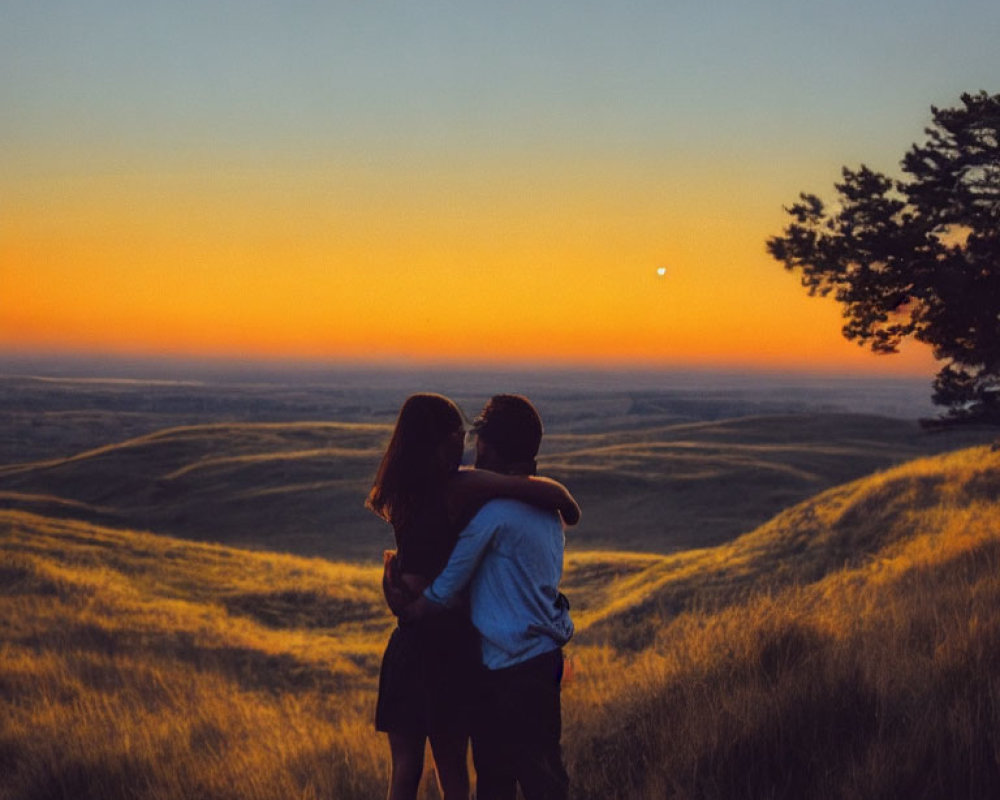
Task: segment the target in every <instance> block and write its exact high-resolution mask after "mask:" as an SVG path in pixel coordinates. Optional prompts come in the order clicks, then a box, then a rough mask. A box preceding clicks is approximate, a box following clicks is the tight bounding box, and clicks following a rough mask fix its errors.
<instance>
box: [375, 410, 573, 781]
mask: <svg viewBox="0 0 1000 800" xmlns="http://www.w3.org/2000/svg"><path fill="white" fill-rule="evenodd" d="M464 441H465V427H464V424H463V419H462V414H461V412H460V411H459V409H458V407H457V406H456V405H455V404H454V403H452V402H451V401H450V400H449V399H448V398H446V397H443V396H441V395H436V394H416V395H413V396H411V397H410V398H408V399H407V400H406V402H405V403H404V404H403V407H402V409H401V410H400V412H399V417H398V419H397V422H396V427H395V429H394V431H393V434H392V437H391V439H390V441H389V445H388V447H387V449H386V452H385V455H384V456H383V458H382V462H381V464H380V466H379V469H378V472H377V474H376V477H375V482H374V485H373V487H372V490H371V493H370V494H369V496H368V499H367V502H366V505H367V506H368V508H370V509H371V510H372V511H374V512H375V513H376V514H378V515H379V516H380V517H382V518H383V519H385V520H387V521H388V522H389V523H391V524H392V527H393V532H394V534H395V539H396V546H397V550H396V552H395V553H391V554H387V558H386V570H385V575H384V579H383V588H384V590H385V595H386V599H387V601H388V603H389V605H390V608H392V609H393V611H394V612H395V613H398V612H399V611H400V609H402V608H403V607H405V606H406V605H408V604H409V603H411V602H412V601H413V600H414V599H415V598H417V597H419V596H420V592H421V591H422V590H423V589H424V588H426V587H427V586H428V584H429V583H430V582H431V581H432V580H433V579H434V578H435V576H437V575H438V573H439V572H440V571H441V569H442V568H443V567H444V565H445V564H446V563H447V561H448V557H449V555H450V553H451V551H452V548H453V546H454V544H455V542H456V540H457V537H458V532H459V531H460V530H461V529H462V527H463V525H464V522H465V521H466V520H468V519H469V517H471V516H472V514H473V513H474V512H475V511H476V510H477V509H478V508H479V506H480V505H482V504H483V503H484V502H486V501H488V500H490V499H491V498H497V497H517V498H520V499H522V500H524V501H526V502H529V503H536V504H538V505H539V506H541V507H543V508H546V509H548V511H547V513H548V514H550V515H552V516H553V517H556V518H557V515H556V511H560V512H562V513H563V514H564V516H565V517H566V518H567V521H569V522H575V521H576V519H577V518H578V517H579V509H578V508H577V506H576V503H575V502H574V500H573V498H572V497H571V496H570V495H569V493H568V492H567V491H566V489H565V488H564V487H563V486H562V485H561V484H558V483H556V482H555V481H550V480H547V479H544V478H531V479H528V478H526V477H513V476H507V475H500V474H494V473H491V472H488V471H485V470H461V469H460V468H459V465H460V463H461V459H462V453H463V448H464ZM480 664H481V648H480V637H479V634H478V632H477V631H476V629H475V628H474V627H473V625H472V623H471V622H470V619H469V612H468V607H467V604H466V603H465V602H463V600H462V599H461V598H458V597H456V598H455V602H454V603H452V606H451V607H450V608H448V609H445V610H442V611H441V613H439V614H434V615H432V616H429V617H428V618H426V619H421V620H413V621H400V623H399V625H398V627H397V628H396V629H395V631H393V634H392V636H391V637H390V639H389V643H388V646H387V647H386V650H385V653H384V655H383V658H382V668H381V672H380V676H379V694H378V703H377V708H376V720H375V722H376V728H377V729H378V730H380V731H384V732H386V733H387V734H388V736H389V745H390V749H391V753H392V778H391V783H390V787H389V795H388V796H389V798H390V800H412V799H413V798H415V797H416V794H417V789H418V787H419V784H420V777H421V774H422V772H423V762H424V746H425V743H426V742H427V741H428V740H429V741H430V744H431V751H432V753H433V755H434V761H435V764H436V767H437V776H438V781H439V784H440V787H441V791H442V794H443V795H444V798H445V800H468V797H469V776H468V769H467V766H466V753H467V749H468V742H469V734H470V731H471V727H472V722H473V718H474V713H473V712H474V709H475V707H476V704H477V702H478V692H479V684H478V680H479V677H480V674H479V673H480V669H481V667H480Z"/></svg>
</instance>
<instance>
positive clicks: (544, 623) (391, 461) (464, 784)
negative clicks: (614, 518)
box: [367, 394, 580, 800]
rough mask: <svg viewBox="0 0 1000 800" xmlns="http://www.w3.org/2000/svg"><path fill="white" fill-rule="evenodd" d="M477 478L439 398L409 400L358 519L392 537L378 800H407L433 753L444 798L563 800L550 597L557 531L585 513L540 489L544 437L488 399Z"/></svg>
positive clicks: (530, 417)
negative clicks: (472, 794)
mask: <svg viewBox="0 0 1000 800" xmlns="http://www.w3.org/2000/svg"><path fill="white" fill-rule="evenodd" d="M472 433H473V434H474V435H475V439H476V469H461V468H460V464H461V460H462V453H463V450H464V443H465V425H464V421H463V417H462V413H461V411H460V410H459V409H458V407H457V406H456V405H455V404H454V403H453V402H452V401H451V400H449V399H448V398H446V397H443V396H441V395H437V394H417V395H413V396H411V397H410V398H408V399H407V400H406V402H405V403H404V404H403V407H402V409H401V410H400V412H399V418H398V420H397V422H396V427H395V430H394V431H393V434H392V438H391V439H390V441H389V446H388V448H387V450H386V453H385V455H384V456H383V458H382V463H381V465H380V466H379V469H378V472H377V474H376V476H375V483H374V486H373V487H372V490H371V493H370V494H369V496H368V500H367V506H368V507H369V508H370V509H371V510H372V511H374V512H375V513H376V514H378V515H379V516H381V517H382V518H383V519H385V520H387V521H388V522H389V523H390V524H391V525H392V528H393V532H394V534H395V539H396V551H395V552H394V553H387V554H386V560H385V572H384V577H383V589H384V591H385V595H386V599H387V601H388V603H389V606H390V608H391V609H392V611H393V613H395V614H396V616H397V617H398V618H399V624H398V626H397V627H396V629H395V630H394V631H393V633H392V637H391V638H390V639H389V644H388V646H387V647H386V650H385V654H384V655H383V657H382V669H381V674H380V676H379V693H378V705H377V708H376V715H375V723H376V727H377V728H378V730H380V731H384V732H385V733H387V734H388V737H389V746H390V749H391V752H392V778H391V783H390V787H389V800H412V799H413V798H415V797H416V794H417V789H418V786H419V784H420V776H421V772H422V770H423V762H424V746H425V743H426V742H427V741H428V740H429V741H430V745H431V751H432V752H433V755H434V762H435V766H436V770H437V776H438V782H439V784H440V787H441V791H442V793H443V795H444V798H445V800H468V798H469V774H468V768H467V762H466V753H467V750H468V745H469V741H470V738H471V741H472V756H473V762H474V764H475V768H476V797H477V800H513V799H514V797H515V792H516V786H517V785H520V787H521V791H522V793H523V794H524V797H525V798H526V800H565V798H566V797H567V792H568V778H567V775H566V769H565V766H564V764H563V760H562V750H561V747H560V741H559V739H560V734H561V727H562V724H561V710H560V700H559V690H560V683H561V680H562V672H563V654H562V646H563V645H564V644H565V643H566V642H567V641H569V638H570V636H571V635H572V633H573V623H572V621H571V620H570V617H569V603H568V602H567V601H566V598H565V597H564V596H563V595H562V594H560V592H559V588H558V587H559V580H560V578H561V576H562V563H563V545H564V537H563V522H565V523H567V524H575V523H576V522H577V520H578V519H579V516H580V509H579V507H578V506H577V505H576V502H575V501H574V500H573V497H572V496H571V495H570V494H569V492H568V491H567V490H566V488H565V487H564V486H562V485H561V484H559V483H557V482H556V481H553V480H549V479H546V478H540V477H536V476H535V474H534V473H535V456H536V455H537V453H538V447H539V444H540V442H541V438H542V423H541V419H540V418H539V416H538V412H537V411H536V410H535V408H534V406H533V405H532V404H531V403H530V402H529V401H528V400H527V399H526V398H524V397H521V396H520V395H509V394H505V395H497V396H495V397H493V398H492V399H491V400H490V401H489V402H488V403H487V404H486V406H485V408H483V410H482V412H481V414H480V415H479V416H478V417H477V418H476V419H475V421H474V423H473V428H472Z"/></svg>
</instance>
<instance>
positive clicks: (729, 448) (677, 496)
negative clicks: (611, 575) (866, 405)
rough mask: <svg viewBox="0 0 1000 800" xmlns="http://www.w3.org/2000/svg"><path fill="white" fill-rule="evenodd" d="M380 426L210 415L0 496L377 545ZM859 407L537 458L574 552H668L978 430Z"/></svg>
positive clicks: (79, 457)
mask: <svg viewBox="0 0 1000 800" xmlns="http://www.w3.org/2000/svg"><path fill="white" fill-rule="evenodd" d="M389 432H390V425H389V424H386V423H373V422H311V421H304V422H303V421H292V422H213V423H205V424H198V425H186V426H179V427H173V428H166V429H163V430H157V431H153V432H151V433H147V434H144V435H141V436H137V437H134V438H131V439H127V440H124V441H115V442H111V443H105V444H102V445H100V446H99V447H94V448H91V449H89V450H84V451H82V452H79V453H74V454H72V455H69V456H59V457H52V458H46V459H41V460H31V461H27V462H17V463H7V464H0V508H4V507H6V508H17V509H23V510H26V511H32V512H35V513H38V514H41V515H44V516H50V517H63V518H70V519H85V520H88V521H91V522H95V523H98V524H103V525H106V526H111V527H120V528H126V529H141V530H153V531H156V532H157V533H165V534H170V535H174V536H179V537H184V538H191V539H195V540H200V541H215V542H222V543H226V544H230V545H235V546H240V547H250V548H263V549H268V550H273V551H280V552H286V553H298V554H306V555H319V556H323V557H325V558H329V559H333V560H350V561H357V562H360V563H364V562H367V563H372V562H373V561H377V560H378V559H379V557H380V554H381V551H382V549H383V548H385V547H387V546H391V537H390V535H389V531H388V528H387V527H386V526H385V525H384V524H381V523H380V522H379V521H378V520H377V519H376V518H375V517H374V516H373V515H372V514H370V513H368V512H367V511H365V509H364V508H363V505H362V501H363V498H364V497H365V495H366V494H367V492H368V489H369V488H370V486H371V480H372V476H373V475H374V472H375V469H376V466H377V464H378V459H379V457H380V455H381V453H382V451H383V449H384V447H385V443H386V441H387V440H388V436H389ZM989 435H990V433H988V432H985V431H977V430H968V431H954V432H948V433H939V434H933V435H929V434H927V433H925V432H922V431H921V430H920V428H919V427H918V426H917V425H916V423H913V422H907V421H903V420H894V419H889V418H885V417H871V416H865V415H857V414H808V415H783V416H756V417H746V418H740V419H729V420H717V421H712V422H698V423H672V424H651V423H650V421H649V419H648V418H647V417H646V416H644V415H635V417H634V418H633V419H632V421H631V426H630V427H619V428H617V429H612V430H605V431H604V432H600V433H595V432H589V433H571V432H570V433H565V432H564V433H559V432H555V433H552V434H551V435H549V436H547V437H546V439H545V441H544V443H543V451H542V453H541V456H540V469H541V470H542V472H544V473H546V474H550V475H552V476H553V477H556V478H558V479H560V480H563V481H564V482H565V483H566V484H567V485H568V486H569V487H570V488H571V489H572V490H573V491H574V493H575V494H576V495H577V498H578V500H579V501H580V504H581V506H582V507H583V508H584V518H583V522H582V523H581V524H580V525H579V526H578V527H577V528H575V529H574V530H573V532H572V535H571V537H570V548H571V549H572V550H579V551H583V550H593V549H602V550H629V551H645V552H652V553H668V552H672V551H680V550H688V549H691V548H700V547H706V546H710V545H716V544H719V543H722V542H726V541H730V540H732V539H734V538H735V537H736V536H738V535H740V534H742V533H746V532H747V531H749V530H751V529H752V528H754V527H755V526H756V525H759V524H761V523H763V522H765V521H766V520H768V519H770V518H771V517H772V516H773V515H774V514H776V513H777V512H779V511H780V510H782V509H784V508H787V507H788V506H790V505H793V504H794V503H797V502H799V501H801V500H804V499H806V498H808V497H811V496H812V495H814V494H816V493H817V492H819V491H822V490H823V489H826V488H828V487H830V486H834V485H837V484H839V483H843V482H844V481H847V480H851V479H853V478H857V477H860V476H862V475H867V474H869V473H871V472H873V471H874V470H876V469H882V468H885V467H887V466H891V465H893V464H898V463H901V462H903V461H906V460H908V459H912V458H915V457H917V456H920V455H925V454H928V453H934V452H941V451H943V450H948V449H953V448H955V447H959V446H963V445H965V446H967V445H969V444H975V443H979V442H982V441H985V440H987V437H988V436H989Z"/></svg>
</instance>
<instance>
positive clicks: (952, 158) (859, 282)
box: [767, 91, 1000, 423]
mask: <svg viewBox="0 0 1000 800" xmlns="http://www.w3.org/2000/svg"><path fill="white" fill-rule="evenodd" d="M961 101H962V105H961V106H959V107H957V108H946V109H939V108H935V107H933V106H932V107H931V115H932V120H933V122H932V125H931V126H930V127H928V128H926V129H925V131H924V132H925V134H926V136H927V139H926V141H925V142H924V143H923V144H922V145H918V144H914V145H913V146H912V147H911V148H910V150H909V152H907V153H906V155H905V156H904V158H903V160H902V163H901V166H902V172H903V175H904V177H903V178H902V179H894V178H890V177H887V176H886V175H883V174H881V173H879V172H875V171H873V170H871V169H869V168H868V167H867V166H865V165H861V166H860V167H859V168H858V169H857V170H851V169H848V168H847V167H844V168H843V173H842V174H843V180H842V182H840V183H837V184H835V188H836V191H837V200H836V203H835V204H834V205H833V206H831V207H830V208H827V206H826V205H825V204H824V203H823V201H822V200H821V199H820V198H819V197H817V196H816V195H813V194H807V193H802V194H801V195H800V196H799V202H797V203H795V204H794V205H792V206H790V207H788V208H786V209H785V210H786V211H787V212H788V214H789V215H790V216H791V217H792V222H791V223H790V224H789V225H788V226H787V227H786V228H785V230H784V233H783V235H781V236H774V237H772V238H770V239H769V240H768V242H767V249H768V252H769V253H770V254H771V255H772V256H773V257H774V258H775V259H777V260H778V261H780V262H782V263H783V264H784V265H785V268H786V269H788V270H791V271H800V274H801V279H802V285H803V286H804V287H806V289H808V290H809V293H810V294H811V295H817V294H818V295H823V296H825V295H829V294H831V293H832V294H833V296H834V297H835V298H836V299H837V301H838V302H839V303H840V304H841V305H842V307H843V315H844V318H845V320H846V321H845V324H844V327H843V334H844V336H845V337H847V338H848V339H852V340H856V341H857V342H858V343H859V344H861V345H863V346H864V345H867V346H869V347H870V348H871V349H872V350H873V351H874V352H876V353H895V352H897V350H898V348H899V345H900V343H901V342H902V341H903V340H904V339H906V338H908V337H912V338H913V339H915V340H917V341H920V342H925V343H926V344H929V345H930V346H931V347H932V349H933V353H934V357H935V358H936V359H938V360H939V361H941V362H943V365H942V367H941V369H940V371H939V372H938V374H937V376H936V378H935V380H934V396H933V399H934V402H935V403H936V404H937V405H941V406H945V407H947V409H948V417H949V418H950V419H954V420H987V421H991V422H994V423H1000V94H994V95H990V94H987V93H986V92H985V91H980V92H979V93H977V94H963V95H962V96H961Z"/></svg>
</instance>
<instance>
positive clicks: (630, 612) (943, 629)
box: [565, 448, 1000, 800]
mask: <svg viewBox="0 0 1000 800" xmlns="http://www.w3.org/2000/svg"><path fill="white" fill-rule="evenodd" d="M998 498H1000V452H996V451H992V450H990V449H988V448H975V449H972V450H965V451H961V452H957V453H954V454H949V455H947V456H943V457H938V458H933V459H924V460H919V461H915V462H913V463H910V464H906V465H904V466H902V467H900V468H897V469H894V470H890V471H888V472H885V473H883V474H880V475H877V476H874V477H872V478H868V479H863V480H861V481H858V482H855V483H852V484H849V485H847V486H844V487H839V488H837V489H834V490H831V491H828V492H826V493H824V494H821V495H820V496H819V497H817V498H815V499H814V500H810V501H808V502H806V503H803V504H801V505H799V506H797V507H795V508H793V509H790V510H788V511H787V512H785V513H783V514H781V515H779V516H778V517H777V518H775V519H774V520H772V521H771V522H769V523H768V524H766V525H764V526H762V527H760V528H759V529H757V530H756V531H754V532H753V533H751V534H749V535H747V536H745V537H742V538H741V539H739V540H737V541H736V542H734V543H732V545H729V546H726V547H721V548H716V549H714V550H709V551H704V552H699V553H691V554H687V555H686V556H685V557H684V558H683V559H675V560H673V561H672V562H671V561H669V560H667V561H664V562H662V563H657V564H651V565H649V566H648V567H647V568H646V570H644V571H643V572H642V573H639V574H635V575H632V576H630V577H629V578H626V579H624V581H623V582H622V583H621V584H620V585H619V586H618V587H616V588H615V589H614V590H613V591H612V592H610V593H609V594H610V595H611V596H614V597H615V601H614V605H613V606H604V607H601V608H596V609H594V610H593V612H591V620H592V622H591V624H590V625H589V626H588V627H587V628H586V629H585V630H584V631H582V632H581V635H580V636H579V637H578V639H577V643H576V647H577V648H578V650H579V651H580V661H581V662H582V663H583V664H584V665H585V666H584V669H586V668H587V667H586V665H587V663H588V660H590V669H591V670H592V673H591V674H590V675H587V674H586V673H585V672H584V675H583V676H582V677H581V680H579V681H578V684H577V686H576V688H575V689H574V690H571V692H574V695H571V696H573V697H574V701H573V702H572V703H569V704H567V707H568V713H567V718H566V721H565V722H566V730H567V750H568V752H569V754H570V759H571V762H572V771H573V774H574V779H575V781H576V784H575V785H576V796H577V797H580V798H583V799H584V800H586V799H587V798H595V799H596V798H661V797H678V798H694V797H699V798H735V797H747V798H760V797H787V798H801V797H809V798H855V797H865V798H868V797H879V798H914V797H918V798H986V797H996V796H998V794H1000V739H998V738H997V735H996V731H998V730H1000V661H998V660H997V653H1000V614H998V611H997V609H998V608H1000V522H998V521H1000V501H998ZM595 656H596V657H595Z"/></svg>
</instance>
